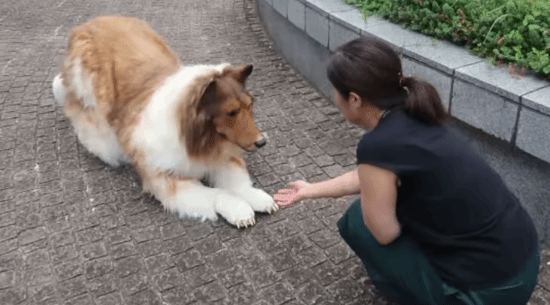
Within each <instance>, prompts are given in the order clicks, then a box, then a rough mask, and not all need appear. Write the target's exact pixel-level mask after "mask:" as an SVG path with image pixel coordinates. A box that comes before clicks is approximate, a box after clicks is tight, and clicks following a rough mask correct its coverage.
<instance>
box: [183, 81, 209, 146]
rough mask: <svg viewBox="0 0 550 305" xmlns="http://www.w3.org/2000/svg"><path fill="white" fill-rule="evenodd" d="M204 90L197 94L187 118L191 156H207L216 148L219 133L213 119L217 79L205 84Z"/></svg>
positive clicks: (187, 138)
mask: <svg viewBox="0 0 550 305" xmlns="http://www.w3.org/2000/svg"><path fill="white" fill-rule="evenodd" d="M205 83H206V84H204V85H203V86H201V87H202V88H203V89H202V90H200V91H199V92H197V95H196V97H195V98H196V101H195V102H193V103H192V105H191V109H189V110H188V111H189V114H190V115H189V116H188V117H187V118H186V124H184V126H186V129H187V131H186V132H185V133H186V144H187V151H188V152H189V154H190V155H193V156H201V155H204V154H207V153H208V152H209V151H211V149H212V148H213V147H214V144H215V142H216V137H217V132H216V128H215V126H214V122H213V121H212V118H213V116H214V114H215V111H216V109H215V107H216V99H217V89H216V87H217V84H216V80H215V79H209V80H207V82H205Z"/></svg>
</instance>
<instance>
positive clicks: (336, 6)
mask: <svg viewBox="0 0 550 305" xmlns="http://www.w3.org/2000/svg"><path fill="white" fill-rule="evenodd" d="M274 1H276V0H274ZM305 2H306V4H307V6H308V7H310V8H312V9H313V10H315V11H317V12H318V13H320V14H323V15H325V16H326V15H328V14H330V13H335V12H345V11H351V10H356V8H355V7H353V6H351V5H348V4H346V3H344V1H343V0H307V1H305Z"/></svg>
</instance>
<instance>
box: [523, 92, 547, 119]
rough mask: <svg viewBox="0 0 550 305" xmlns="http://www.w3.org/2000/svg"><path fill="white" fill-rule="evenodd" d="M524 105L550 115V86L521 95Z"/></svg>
mask: <svg viewBox="0 0 550 305" xmlns="http://www.w3.org/2000/svg"><path fill="white" fill-rule="evenodd" d="M521 102H522V104H523V105H525V106H527V107H529V108H532V109H534V110H537V111H540V112H542V113H544V114H545V115H547V116H550V86H549V87H545V88H542V89H540V90H537V91H535V92H532V93H529V94H527V95H524V96H522V97H521Z"/></svg>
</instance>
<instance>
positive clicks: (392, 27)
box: [361, 20, 433, 52]
mask: <svg viewBox="0 0 550 305" xmlns="http://www.w3.org/2000/svg"><path fill="white" fill-rule="evenodd" d="M361 34H362V35H365V36H371V37H372V36H374V37H377V38H379V39H381V40H383V41H385V42H387V43H389V44H390V45H392V46H393V47H394V48H395V49H396V50H398V51H399V52H402V48H403V47H405V46H421V45H429V44H433V40H432V38H430V37H428V36H425V35H422V34H420V33H415V32H412V31H409V30H407V29H405V28H404V27H402V26H400V25H397V24H394V23H391V22H389V21H386V20H378V21H377V25H375V26H372V27H367V28H365V29H362V30H361Z"/></svg>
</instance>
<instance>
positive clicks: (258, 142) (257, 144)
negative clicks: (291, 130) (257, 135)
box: [254, 138, 267, 148]
mask: <svg viewBox="0 0 550 305" xmlns="http://www.w3.org/2000/svg"><path fill="white" fill-rule="evenodd" d="M265 144H267V140H266V139H265V138H262V139H261V140H258V141H256V142H254V145H256V147H258V148H260V147H264V146H265Z"/></svg>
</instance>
